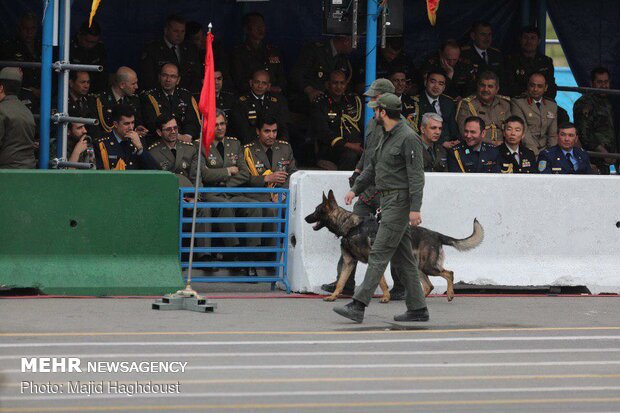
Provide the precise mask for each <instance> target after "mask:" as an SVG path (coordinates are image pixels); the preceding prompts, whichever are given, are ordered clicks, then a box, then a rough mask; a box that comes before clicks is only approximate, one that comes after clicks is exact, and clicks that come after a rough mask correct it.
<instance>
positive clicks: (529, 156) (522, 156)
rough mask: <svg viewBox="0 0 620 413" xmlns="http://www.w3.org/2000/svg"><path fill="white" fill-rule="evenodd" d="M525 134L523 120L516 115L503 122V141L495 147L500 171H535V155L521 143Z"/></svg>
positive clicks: (519, 172)
mask: <svg viewBox="0 0 620 413" xmlns="http://www.w3.org/2000/svg"><path fill="white" fill-rule="evenodd" d="M523 136H525V122H524V121H523V119H521V118H520V117H518V116H514V115H513V116H511V117H509V118H508V119H506V122H505V123H504V143H502V144H501V145H499V146H498V147H497V151H498V152H499V158H498V163H499V166H500V168H501V172H502V173H506V174H511V173H515V174H530V173H536V172H537V169H536V155H534V152H532V150H531V149H528V148H527V147H525V146H524V145H522V144H521V141H522V140H523Z"/></svg>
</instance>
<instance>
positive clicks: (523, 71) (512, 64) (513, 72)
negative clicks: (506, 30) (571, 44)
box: [502, 26, 558, 99]
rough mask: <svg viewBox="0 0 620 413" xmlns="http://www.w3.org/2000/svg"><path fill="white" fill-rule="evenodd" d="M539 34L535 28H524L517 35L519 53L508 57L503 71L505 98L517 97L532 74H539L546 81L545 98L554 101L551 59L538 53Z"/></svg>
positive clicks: (555, 86)
mask: <svg viewBox="0 0 620 413" xmlns="http://www.w3.org/2000/svg"><path fill="white" fill-rule="evenodd" d="M539 44H540V33H539V32H538V29H537V28H536V27H535V26H526V27H524V28H523V29H521V34H520V35H519V52H518V53H516V54H513V55H510V56H508V58H507V59H506V66H505V69H504V76H505V79H502V85H504V86H505V88H506V89H505V91H504V93H505V94H506V95H507V96H510V97H513V96H519V95H521V94H523V93H524V92H525V91H526V89H527V86H528V83H529V79H530V76H531V75H532V73H535V72H537V73H541V74H542V75H543V76H544V77H545V79H546V81H547V86H548V87H547V90H546V91H545V97H547V98H549V99H554V98H555V95H556V94H557V92H558V91H557V85H556V84H555V76H554V69H553V59H551V58H550V57H548V56H545V55H544V54H542V53H540V52H539V51H538V45H539Z"/></svg>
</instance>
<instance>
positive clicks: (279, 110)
mask: <svg viewBox="0 0 620 413" xmlns="http://www.w3.org/2000/svg"><path fill="white" fill-rule="evenodd" d="M270 88H271V81H270V75H269V72H267V71H266V70H258V71H256V72H255V73H254V75H253V76H252V79H251V80H250V91H249V92H248V93H246V94H244V95H241V96H239V99H238V100H237V102H236V103H235V106H234V107H233V109H232V116H231V118H232V119H231V120H232V124H233V125H232V126H233V132H234V135H235V136H237V138H239V140H240V141H241V143H243V144H247V143H250V142H252V141H253V140H254V138H256V120H257V119H258V118H259V117H261V116H266V115H267V114H269V115H271V116H273V117H275V119H276V120H277V122H278V138H280V139H282V140H288V136H289V135H288V123H289V112H288V106H287V104H286V102H285V101H284V100H283V98H282V97H279V96H274V95H272V94H271V92H269V89H270Z"/></svg>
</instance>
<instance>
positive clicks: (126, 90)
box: [88, 66, 146, 137]
mask: <svg viewBox="0 0 620 413" xmlns="http://www.w3.org/2000/svg"><path fill="white" fill-rule="evenodd" d="M137 90H138V76H137V75H136V72H134V71H133V70H132V69H130V68H128V67H124V66H123V67H119V68H118V70H117V71H116V74H115V75H114V77H113V82H112V86H110V87H109V88H107V89H106V90H104V91H103V92H101V93H99V94H90V95H89V96H88V101H89V110H90V112H91V113H92V114H93V116H94V117H95V118H96V119H97V120H98V121H99V126H93V127H91V128H89V132H90V134H91V135H93V136H96V137H97V136H101V135H104V134H107V133H110V132H111V131H112V110H113V108H114V107H115V106H116V105H129V106H131V108H132V109H133V111H134V123H135V129H136V131H137V132H138V133H139V134H140V136H144V135H145V134H146V129H145V128H144V123H143V121H142V109H141V105H140V98H139V97H138V95H137V94H136V91H137Z"/></svg>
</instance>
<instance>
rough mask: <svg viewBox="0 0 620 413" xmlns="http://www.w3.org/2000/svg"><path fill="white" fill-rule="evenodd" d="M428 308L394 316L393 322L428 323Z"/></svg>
mask: <svg viewBox="0 0 620 413" xmlns="http://www.w3.org/2000/svg"><path fill="white" fill-rule="evenodd" d="M429 318H430V317H429V315H428V308H426V307H424V308H418V309H417V310H407V312H405V314H401V315H395V316H394V321H428V319H429Z"/></svg>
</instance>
